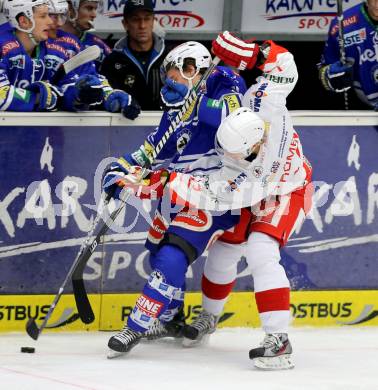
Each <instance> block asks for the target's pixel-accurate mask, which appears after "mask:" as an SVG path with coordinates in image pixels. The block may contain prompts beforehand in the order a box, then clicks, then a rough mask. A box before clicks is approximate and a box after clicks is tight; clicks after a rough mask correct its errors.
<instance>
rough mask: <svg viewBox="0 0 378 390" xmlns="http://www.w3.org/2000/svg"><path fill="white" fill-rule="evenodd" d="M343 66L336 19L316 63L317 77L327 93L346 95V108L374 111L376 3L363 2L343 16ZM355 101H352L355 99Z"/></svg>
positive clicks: (377, 92) (377, 95)
mask: <svg viewBox="0 0 378 390" xmlns="http://www.w3.org/2000/svg"><path fill="white" fill-rule="evenodd" d="M343 21H344V23H343V30H344V31H343V40H344V48H345V56H346V63H345V64H343V63H342V62H341V59H340V43H339V28H338V19H337V18H334V19H333V20H332V22H331V24H330V27H329V32H328V38H327V41H326V44H325V47H324V51H323V55H322V57H321V62H320V64H319V78H320V81H321V83H322V85H323V87H324V88H325V89H326V90H327V91H331V92H335V93H340V92H345V91H348V90H350V89H351V88H353V92H354V93H349V94H348V96H349V108H350V109H367V108H372V109H374V110H376V111H377V110H378V68H377V64H378V59H377V56H378V54H377V53H378V49H377V45H378V43H377V42H378V33H377V29H378V0H367V1H363V2H362V3H359V4H357V5H355V6H353V7H351V8H349V9H348V10H346V11H344V13H343ZM355 95H356V96H357V99H356V96H355Z"/></svg>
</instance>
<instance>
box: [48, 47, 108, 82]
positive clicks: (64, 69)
mask: <svg viewBox="0 0 378 390" xmlns="http://www.w3.org/2000/svg"><path fill="white" fill-rule="evenodd" d="M100 54H101V50H100V48H99V47H98V46H97V45H92V46H88V47H87V48H85V49H84V50H82V51H80V52H79V53H77V54H76V55H74V56H73V57H71V58H70V59H69V60H67V61H66V62H64V63H63V64H62V66H61V67H60V68H59V69H58V71H57V72H56V73H55V75H54V80H59V79H60V78H62V77H64V75H66V74H68V73H69V72H72V71H73V70H75V69H76V68H78V67H79V66H81V65H84V64H87V63H88V62H91V61H94V60H95V59H97V58H98V57H99V56H100Z"/></svg>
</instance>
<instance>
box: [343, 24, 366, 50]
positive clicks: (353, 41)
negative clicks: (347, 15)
mask: <svg viewBox="0 0 378 390" xmlns="http://www.w3.org/2000/svg"><path fill="white" fill-rule="evenodd" d="M365 40H366V29H365V28H361V29H359V30H355V31H352V32H350V33H347V34H345V35H344V42H345V47H350V46H353V45H359V44H360V43H362V42H363V41H365Z"/></svg>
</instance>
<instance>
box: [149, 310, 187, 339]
mask: <svg viewBox="0 0 378 390" xmlns="http://www.w3.org/2000/svg"><path fill="white" fill-rule="evenodd" d="M184 326H185V314H184V308H183V307H182V308H180V310H179V311H178V312H177V313H176V314H175V316H174V317H173V319H172V320H171V321H168V322H164V321H161V320H159V319H156V320H155V322H154V323H153V324H152V326H151V328H150V329H149V330H148V331H147V332H146V333H144V335H143V336H144V337H145V338H147V340H157V339H161V338H163V337H174V338H180V337H182V335H183V331H184Z"/></svg>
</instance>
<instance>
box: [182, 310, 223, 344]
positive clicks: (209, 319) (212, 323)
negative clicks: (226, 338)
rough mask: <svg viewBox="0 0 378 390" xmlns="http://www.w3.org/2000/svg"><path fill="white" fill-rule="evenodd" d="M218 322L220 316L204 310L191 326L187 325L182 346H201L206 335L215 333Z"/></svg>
mask: <svg viewBox="0 0 378 390" xmlns="http://www.w3.org/2000/svg"><path fill="white" fill-rule="evenodd" d="M218 321H219V317H218V316H215V315H214V314H211V313H209V312H207V311H206V310H202V311H201V313H200V314H199V315H198V317H197V318H196V319H195V320H194V321H193V322H192V323H191V324H190V325H185V328H184V340H183V342H182V345H183V346H184V347H193V346H195V345H197V344H200V343H201V342H202V341H203V340H204V339H205V336H206V335H209V334H211V333H214V332H215V330H216V329H217V324H218ZM206 338H207V337H206Z"/></svg>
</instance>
